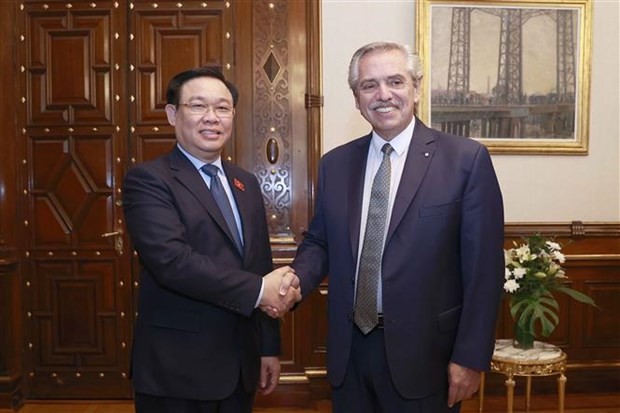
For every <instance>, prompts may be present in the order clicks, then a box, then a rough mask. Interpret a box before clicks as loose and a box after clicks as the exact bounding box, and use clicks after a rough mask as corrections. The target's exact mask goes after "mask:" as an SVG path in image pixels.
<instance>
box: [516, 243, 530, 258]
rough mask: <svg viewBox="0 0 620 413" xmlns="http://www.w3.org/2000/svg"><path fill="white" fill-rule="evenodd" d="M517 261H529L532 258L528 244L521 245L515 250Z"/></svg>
mask: <svg viewBox="0 0 620 413" xmlns="http://www.w3.org/2000/svg"><path fill="white" fill-rule="evenodd" d="M515 252H516V254H517V258H518V259H519V262H523V261H530V260H531V259H532V253H531V252H530V246H529V245H521V246H520V247H519V248H517V249H516V250H515Z"/></svg>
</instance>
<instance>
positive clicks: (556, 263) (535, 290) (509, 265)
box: [504, 234, 596, 348]
mask: <svg viewBox="0 0 620 413" xmlns="http://www.w3.org/2000/svg"><path fill="white" fill-rule="evenodd" d="M513 245H514V248H511V249H508V250H504V259H505V266H506V273H505V282H504V290H505V291H506V293H508V294H510V314H511V316H512V318H513V320H515V346H517V347H521V348H531V347H532V346H533V344H534V338H536V337H538V336H540V335H542V336H543V337H548V336H549V335H550V334H551V333H552V332H553V330H554V329H555V327H556V326H557V325H558V323H559V321H560V319H559V317H558V315H557V311H558V309H559V306H558V302H557V301H556V299H555V298H554V297H553V294H552V292H554V291H558V292H561V293H564V294H567V295H568V296H570V297H572V298H574V299H575V300H577V301H579V302H582V303H585V304H589V305H592V306H595V307H596V304H595V303H594V301H593V300H592V299H591V298H590V297H588V296H587V295H585V294H583V293H581V292H579V291H576V290H574V289H572V288H569V287H567V286H566V281H567V278H568V277H567V276H566V273H565V272H564V269H562V267H561V266H560V264H563V263H564V262H565V258H564V254H562V247H561V246H560V244H558V243H557V242H554V240H553V239H548V238H545V237H543V236H541V235H539V234H537V235H531V236H528V237H525V238H524V243H521V244H517V243H516V242H513Z"/></svg>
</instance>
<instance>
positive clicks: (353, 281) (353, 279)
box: [351, 277, 355, 285]
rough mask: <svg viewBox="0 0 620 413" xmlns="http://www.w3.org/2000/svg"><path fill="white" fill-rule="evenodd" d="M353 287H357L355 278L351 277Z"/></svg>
mask: <svg viewBox="0 0 620 413" xmlns="http://www.w3.org/2000/svg"><path fill="white" fill-rule="evenodd" d="M351 285H355V277H351Z"/></svg>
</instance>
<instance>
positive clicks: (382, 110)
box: [375, 106, 396, 113]
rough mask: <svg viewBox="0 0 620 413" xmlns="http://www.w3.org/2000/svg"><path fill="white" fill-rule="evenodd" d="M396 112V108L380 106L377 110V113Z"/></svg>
mask: <svg viewBox="0 0 620 413" xmlns="http://www.w3.org/2000/svg"><path fill="white" fill-rule="evenodd" d="M394 110H396V107H395V106H380V107H378V108H375V111H376V112H379V113H390V112H392V111H394Z"/></svg>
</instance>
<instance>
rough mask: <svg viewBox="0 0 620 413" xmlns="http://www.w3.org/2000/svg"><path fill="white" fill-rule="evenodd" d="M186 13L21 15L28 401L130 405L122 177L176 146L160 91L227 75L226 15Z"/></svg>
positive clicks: (133, 283)
mask: <svg viewBox="0 0 620 413" xmlns="http://www.w3.org/2000/svg"><path fill="white" fill-rule="evenodd" d="M189 3H191V4H188V5H186V6H183V5H181V4H180V3H178V2H160V3H159V4H157V3H153V2H144V1H142V2H135V3H127V2H122V3H121V2H116V1H114V2H112V1H93V2H91V1H74V2H58V1H48V2H40V1H32V2H26V3H24V5H23V6H20V10H21V15H20V17H21V19H20V31H21V33H22V34H21V38H20V41H21V42H22V47H20V52H19V60H20V64H21V69H20V70H21V72H22V75H21V76H20V83H19V85H18V89H19V92H20V95H21V96H22V103H23V107H22V108H21V110H20V115H19V123H20V128H21V131H22V139H21V142H20V149H19V152H20V153H21V154H22V157H21V159H20V162H21V164H22V167H21V171H20V180H21V185H22V187H23V195H24V197H23V203H22V206H23V215H24V217H25V219H24V222H23V226H24V234H25V236H24V244H25V245H24V250H25V251H26V252H25V254H26V259H25V263H26V265H25V268H24V280H25V288H24V294H23V298H22V299H23V308H24V309H25V312H26V314H25V317H24V341H25V344H26V352H25V355H24V370H25V373H26V390H27V394H28V397H30V398H88V397H92V398H106V397H109V398H119V397H131V386H130V382H129V380H128V375H129V373H128V366H129V354H130V348H129V347H130V343H131V324H132V320H133V315H134V312H135V309H134V304H133V297H134V292H135V291H136V290H137V287H138V285H139V280H138V278H137V273H136V271H135V270H136V269H137V267H138V265H137V260H136V259H135V258H134V257H133V255H134V254H132V253H131V251H130V250H129V249H128V245H127V244H128V242H127V237H126V234H124V233H123V228H124V222H123V216H122V177H123V175H124V172H125V169H126V167H127V166H128V165H131V164H132V163H135V162H140V161H142V160H145V159H149V158H152V157H154V156H156V155H158V154H160V153H162V152H165V151H168V150H169V149H170V148H171V146H172V143H173V142H174V135H173V130H172V128H171V127H169V126H168V124H167V122H166V118H165V115H164V111H163V107H164V105H165V89H166V85H167V82H168V79H169V78H170V77H171V76H172V75H173V74H174V73H176V72H178V71H180V70H182V69H185V68H187V67H194V66H199V65H213V66H218V67H220V68H223V63H222V62H223V61H224V60H229V61H232V45H231V42H230V40H229V38H230V34H231V32H232V27H231V22H232V17H231V12H230V10H229V9H230V5H229V4H227V3H226V2H224V1H210V2H209V4H208V6H207V4H206V3H205V2H196V1H194V2H189ZM226 34H228V36H227V35H226ZM132 261H133V262H132ZM132 269H133V270H134V271H132Z"/></svg>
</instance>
